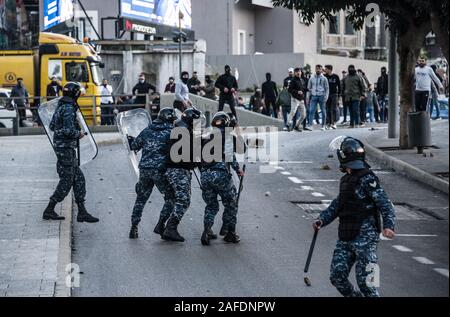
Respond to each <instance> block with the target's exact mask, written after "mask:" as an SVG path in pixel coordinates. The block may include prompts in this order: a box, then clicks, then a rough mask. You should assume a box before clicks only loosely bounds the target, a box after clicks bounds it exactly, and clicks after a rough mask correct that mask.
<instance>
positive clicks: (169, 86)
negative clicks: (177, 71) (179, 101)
mask: <svg viewBox="0 0 450 317" xmlns="http://www.w3.org/2000/svg"><path fill="white" fill-rule="evenodd" d="M164 93H166V94H174V93H175V78H173V77H170V78H169V83H168V84H167V85H166V88H165V89H164Z"/></svg>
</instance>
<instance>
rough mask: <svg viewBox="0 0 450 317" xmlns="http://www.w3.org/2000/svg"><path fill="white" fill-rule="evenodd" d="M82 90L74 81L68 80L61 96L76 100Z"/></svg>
mask: <svg viewBox="0 0 450 317" xmlns="http://www.w3.org/2000/svg"><path fill="white" fill-rule="evenodd" d="M83 92H84V88H83V87H82V86H81V85H80V83H76V82H69V83H67V84H65V85H64V88H63V96H65V97H69V98H72V99H73V100H74V101H77V99H78V98H79V97H80V96H81V94H82V93H83Z"/></svg>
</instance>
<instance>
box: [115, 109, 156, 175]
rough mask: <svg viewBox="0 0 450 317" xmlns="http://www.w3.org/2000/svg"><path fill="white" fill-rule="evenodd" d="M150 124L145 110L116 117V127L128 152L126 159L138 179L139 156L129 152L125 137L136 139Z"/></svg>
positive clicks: (149, 118) (124, 113)
mask: <svg viewBox="0 0 450 317" xmlns="http://www.w3.org/2000/svg"><path fill="white" fill-rule="evenodd" d="M151 123H152V119H151V117H150V115H149V114H148V112H147V111H146V110H145V109H134V110H130V111H127V112H122V113H119V114H118V115H117V127H118V128H119V132H120V134H121V136H122V140H123V143H124V145H125V147H126V149H127V151H128V158H129V159H130V162H131V165H132V167H133V170H134V172H135V173H136V175H137V176H138V177H139V161H140V159H141V154H140V153H135V152H134V151H132V150H131V148H130V145H129V143H128V139H127V136H131V137H134V138H136V137H138V136H139V134H141V132H142V131H143V130H144V129H145V128H147V127H148V126H149V125H150V124H151Z"/></svg>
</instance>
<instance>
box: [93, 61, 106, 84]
mask: <svg viewBox="0 0 450 317" xmlns="http://www.w3.org/2000/svg"><path fill="white" fill-rule="evenodd" d="M91 73H92V80H93V81H94V84H96V85H97V86H99V85H100V84H101V80H102V79H103V74H102V73H103V72H102V71H101V69H100V66H99V65H98V64H91Z"/></svg>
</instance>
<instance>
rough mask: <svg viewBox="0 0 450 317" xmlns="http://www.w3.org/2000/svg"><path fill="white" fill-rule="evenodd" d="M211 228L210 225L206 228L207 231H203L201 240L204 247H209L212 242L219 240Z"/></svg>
mask: <svg viewBox="0 0 450 317" xmlns="http://www.w3.org/2000/svg"><path fill="white" fill-rule="evenodd" d="M211 227H212V226H210V225H206V226H205V229H204V231H203V234H202V238H201V241H202V244H203V245H209V243H210V240H216V239H217V235H216V234H214V232H213V231H212V229H211Z"/></svg>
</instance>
